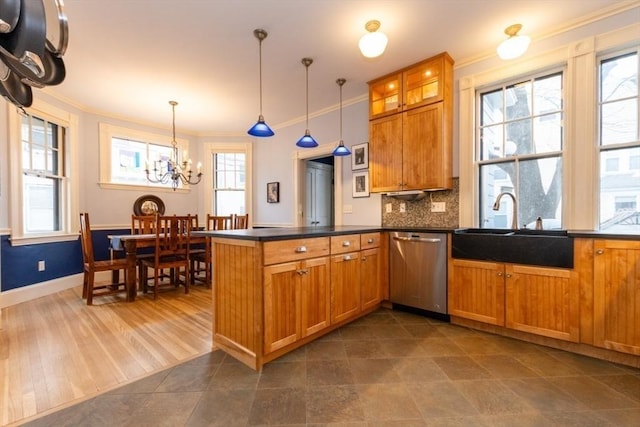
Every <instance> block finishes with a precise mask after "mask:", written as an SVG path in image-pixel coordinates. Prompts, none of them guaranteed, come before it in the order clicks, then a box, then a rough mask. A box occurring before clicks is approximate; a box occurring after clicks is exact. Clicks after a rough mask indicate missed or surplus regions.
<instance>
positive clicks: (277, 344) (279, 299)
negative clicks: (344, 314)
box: [263, 238, 331, 354]
mask: <svg viewBox="0 0 640 427" xmlns="http://www.w3.org/2000/svg"><path fill="white" fill-rule="evenodd" d="M329 247H330V246H329V239H328V238H318V239H300V240H286V241H277V242H267V243H265V248H264V253H265V264H267V263H269V264H270V265H267V266H265V267H264V296H263V298H264V352H265V354H269V353H271V352H273V351H275V350H278V349H280V348H282V347H286V346H287V345H289V344H292V343H294V342H296V341H298V340H300V339H302V338H304V337H306V336H309V335H312V334H314V333H316V332H318V331H320V330H322V329H324V328H326V327H328V326H329V324H330V308H331V306H330V304H331V300H330V292H331V288H330V283H329V280H330V263H329V257H328V256H326V257H320V258H309V259H302V260H300V261H294V260H297V259H300V258H304V257H309V256H314V255H318V254H323V253H327V254H328V253H329Z"/></svg>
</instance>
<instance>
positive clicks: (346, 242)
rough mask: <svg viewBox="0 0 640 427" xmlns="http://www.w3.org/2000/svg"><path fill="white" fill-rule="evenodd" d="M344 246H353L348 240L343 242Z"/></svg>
mask: <svg viewBox="0 0 640 427" xmlns="http://www.w3.org/2000/svg"><path fill="white" fill-rule="evenodd" d="M342 246H343V247H345V248H348V247H349V246H351V242H350V241H348V240H345V241H344V242H342Z"/></svg>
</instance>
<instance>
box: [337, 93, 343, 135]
mask: <svg viewBox="0 0 640 427" xmlns="http://www.w3.org/2000/svg"><path fill="white" fill-rule="evenodd" d="M338 84H339V85H340V141H342V84H344V82H342V83H340V82H338Z"/></svg>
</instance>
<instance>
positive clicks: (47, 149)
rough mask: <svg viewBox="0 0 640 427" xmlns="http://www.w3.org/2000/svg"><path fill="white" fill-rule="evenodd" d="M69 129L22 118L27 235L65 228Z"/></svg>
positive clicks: (24, 218) (24, 219)
mask: <svg viewBox="0 0 640 427" xmlns="http://www.w3.org/2000/svg"><path fill="white" fill-rule="evenodd" d="M65 135H66V128H64V127H63V126H60V125H58V124H56V123H51V122H49V121H47V120H44V119H41V118H39V117H36V116H33V115H24V116H22V119H21V145H22V174H23V179H22V192H23V198H22V212H23V230H22V232H23V233H24V235H29V234H43V233H53V232H59V231H62V230H63V228H64V221H63V211H62V208H63V206H64V204H63V203H62V201H63V197H64V193H63V191H62V190H63V185H62V184H63V181H64V180H65V178H66V177H65V172H64V171H65V167H64V159H65V156H64V153H65Z"/></svg>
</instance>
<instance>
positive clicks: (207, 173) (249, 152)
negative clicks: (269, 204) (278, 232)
mask: <svg viewBox="0 0 640 427" xmlns="http://www.w3.org/2000/svg"><path fill="white" fill-rule="evenodd" d="M202 152H203V156H204V161H203V163H202V165H203V166H202V170H203V175H202V183H201V184H202V185H203V187H204V188H205V191H204V195H203V200H204V207H205V211H206V212H210V213H213V212H216V207H215V197H214V196H213V193H214V191H215V189H214V188H213V184H214V177H213V173H214V170H215V167H214V164H213V162H214V157H215V156H214V155H215V154H216V153H244V155H245V177H244V179H245V195H244V197H245V209H246V213H248V214H249V228H251V226H252V223H253V215H252V212H253V145H252V144H251V143H250V142H237V143H233V142H229V143H226V142H209V143H204V144H203V150H202Z"/></svg>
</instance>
